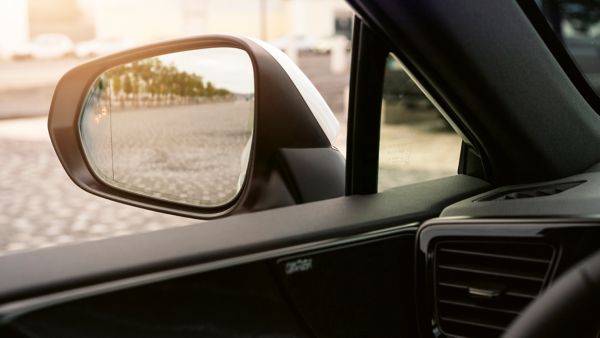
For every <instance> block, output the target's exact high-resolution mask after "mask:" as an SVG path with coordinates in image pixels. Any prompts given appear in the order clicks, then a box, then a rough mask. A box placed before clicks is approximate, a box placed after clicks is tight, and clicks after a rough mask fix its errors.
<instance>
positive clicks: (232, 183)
mask: <svg viewBox="0 0 600 338" xmlns="http://www.w3.org/2000/svg"><path fill="white" fill-rule="evenodd" d="M254 109H255V107H254V72H253V67H252V62H251V60H250V57H249V56H248V54H247V53H246V52H245V51H243V50H241V49H236V48H207V49H199V50H192V51H185V52H178V53H172V54H165V55H160V56H156V57H151V58H146V59H142V60H138V61H135V62H131V63H127V64H124V65H121V66H118V67H114V68H111V69H109V70H107V71H105V72H104V73H102V74H101V75H100V76H99V77H98V78H97V79H96V80H95V82H94V83H93V85H92V86H91V88H90V90H89V93H88V94H87V97H86V99H85V101H84V105H83V108H82V113H81V117H80V121H79V129H80V135H81V141H82V144H83V147H84V150H85V154H86V156H87V160H88V162H89V164H90V166H91V167H92V170H93V171H94V173H95V174H96V175H97V176H98V177H99V178H100V179H101V180H103V181H104V182H105V183H106V184H108V185H111V186H113V187H116V188H119V189H122V190H126V191H128V192H133V193H137V194H140V195H145V196H150V197H153V198H157V199H163V200H167V201H171V202H179V203H183V204H188V205H193V206H200V207H215V206H221V205H224V204H226V203H227V202H229V201H231V200H232V199H234V198H235V196H236V195H237V193H238V192H239V191H240V190H241V188H242V185H243V183H244V179H245V176H246V171H247V169H248V160H249V157H250V150H251V145H252V135H253V133H252V131H253V126H254V122H253V121H254Z"/></svg>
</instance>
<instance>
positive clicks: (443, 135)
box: [379, 54, 462, 191]
mask: <svg viewBox="0 0 600 338" xmlns="http://www.w3.org/2000/svg"><path fill="white" fill-rule="evenodd" d="M382 100H383V102H382V112H381V113H382V114H381V138H380V149H379V191H383V190H386V189H389V188H392V187H396V186H401V185H406V184H410V183H416V182H422V181H426V180H430V179H434V178H439V177H445V176H451V175H455V174H456V173H457V171H458V162H459V157H460V147H461V143H462V139H461V138H460V137H459V136H458V135H457V134H456V133H455V132H454V130H453V129H452V128H451V127H450V125H449V124H448V122H447V121H446V120H445V119H444V118H443V116H442V115H441V114H440V112H439V111H438V110H437V109H436V108H435V106H434V105H433V104H432V103H431V101H430V100H429V99H428V98H427V97H426V96H425V94H424V93H423V91H422V90H421V89H419V87H418V86H417V85H416V84H415V82H413V80H411V78H410V77H409V76H408V73H407V72H406V71H405V69H404V68H403V66H402V64H401V63H400V62H399V61H398V59H396V57H395V56H393V55H392V54H390V55H389V56H388V59H387V62H386V73H385V79H384V84H383V99H382Z"/></svg>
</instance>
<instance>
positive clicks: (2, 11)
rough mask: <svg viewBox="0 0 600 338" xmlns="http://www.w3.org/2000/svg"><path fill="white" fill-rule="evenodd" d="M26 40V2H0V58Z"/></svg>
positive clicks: (27, 38)
mask: <svg viewBox="0 0 600 338" xmlns="http://www.w3.org/2000/svg"><path fill="white" fill-rule="evenodd" d="M28 40H29V24H28V16H27V0H0V58H10V56H11V52H12V51H13V50H14V49H15V48H16V47H17V46H19V45H22V44H24V43H26V42H27V41H28Z"/></svg>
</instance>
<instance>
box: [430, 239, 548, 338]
mask: <svg viewBox="0 0 600 338" xmlns="http://www.w3.org/2000/svg"><path fill="white" fill-rule="evenodd" d="M554 253H555V250H554V248H553V247H552V246H550V245H547V244H539V243H522V242H484V241H478V242H468V241H465V242H456V241H453V242H440V243H438V245H437V246H436V249H435V257H434V261H435V270H434V281H435V297H436V318H437V323H438V325H439V327H440V329H441V330H442V331H443V332H444V333H445V334H446V335H447V336H449V337H477V338H485V337H498V336H500V335H501V334H502V332H503V331H504V329H505V328H506V327H507V326H508V325H509V324H510V323H511V321H512V320H513V319H514V318H515V317H516V316H518V314H519V313H520V312H521V310H523V308H524V307H525V306H526V305H527V304H529V302H531V301H532V300H533V299H535V297H536V296H537V295H538V294H539V293H540V291H541V290H542V288H543V287H544V286H545V283H546V279H547V278H548V276H549V273H550V268H551V266H552V261H553V259H554Z"/></svg>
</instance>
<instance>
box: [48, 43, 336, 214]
mask: <svg viewBox="0 0 600 338" xmlns="http://www.w3.org/2000/svg"><path fill="white" fill-rule="evenodd" d="M219 47H230V48H238V49H242V50H244V51H245V52H246V53H247V54H248V55H249V57H250V59H251V62H252V65H253V67H254V76H255V79H254V81H255V84H254V88H255V97H254V100H255V103H254V104H255V116H254V128H253V129H254V131H253V133H254V135H253V139H252V147H251V151H250V158H249V162H248V169H247V173H246V180H245V182H244V185H243V186H242V188H241V190H240V192H239V193H238V194H237V196H236V197H235V198H234V199H233V200H231V201H229V202H228V203H226V204H224V205H220V206H214V207H199V206H192V205H187V204H182V203H177V202H173V201H166V200H161V199H157V198H154V197H151V196H148V195H143V194H138V193H132V192H129V191H126V190H123V189H119V188H117V187H114V186H111V185H109V184H107V183H105V182H104V181H103V180H101V179H100V178H99V177H97V176H96V174H95V173H94V170H93V168H92V167H91V166H90V163H89V161H88V159H87V158H86V155H85V151H84V147H83V145H82V141H81V132H80V128H79V120H80V115H81V113H82V108H83V106H84V104H85V98H86V96H87V94H88V91H89V89H90V87H91V86H92V85H93V83H94V81H95V80H96V78H97V77H98V76H99V75H100V74H102V73H103V72H105V71H106V70H108V69H111V68H113V67H116V66H119V65H123V64H126V63H130V62H134V61H137V60H140V59H145V58H150V57H154V56H158V55H163V54H168V53H175V52H183V51H190V50H196V49H205V48H219ZM48 129H49V132H50V138H51V140H52V144H53V146H54V149H55V151H56V153H57V155H58V157H59V159H60V161H61V163H62V165H63V167H64V169H65V171H66V172H67V174H68V175H69V177H70V178H71V179H72V180H73V182H75V184H77V185H78V186H79V187H81V188H82V189H84V190H86V191H88V192H90V193H92V194H95V195H98V196H101V197H105V198H108V199H111V200H114V201H117V202H121V203H126V204H130V205H133V206H138V207H142V208H146V209H151V210H155V211H159V212H165V213H171V214H176V215H180V216H185V217H193V218H202V219H210V218H216V217H223V216H225V215H230V214H233V213H243V212H251V211H257V210H265V209H270V208H276V207H282V206H287V205H293V204H297V203H304V202H310V201H316V200H322V199H326V198H332V197H337V196H342V195H343V194H344V176H345V175H344V174H345V173H344V171H345V168H344V167H345V160H344V158H343V156H342V155H341V154H340V153H339V152H338V151H337V149H335V148H334V147H333V146H332V143H333V142H334V140H335V138H336V136H337V132H338V129H339V124H338V122H337V120H336V119H335V117H334V116H333V113H332V112H331V110H330V109H329V107H328V106H327V104H326V103H325V101H324V100H323V98H322V97H321V95H320V94H319V93H318V91H317V90H316V88H315V87H314V86H313V85H312V83H311V82H310V80H308V78H307V77H306V76H305V75H304V74H303V73H302V72H301V71H300V69H299V68H298V67H297V66H296V65H295V64H294V63H293V62H292V61H291V60H290V59H289V58H288V57H287V56H286V55H285V54H283V52H281V51H279V50H278V49H276V48H275V47H273V46H270V45H268V44H266V43H264V42H261V41H258V40H253V39H249V38H244V37H233V36H225V35H207V36H200V37H192V38H185V39H179V40H173V41H166V42H161V43H156V44H152V45H147V46H143V47H139V48H135V49H131V50H127V51H123V52H119V53H116V54H112V55H108V56H105V57H101V58H98V59H95V60H92V61H90V62H87V63H84V64H82V65H79V66H77V67H75V68H74V69H72V70H70V71H69V72H67V73H66V74H65V75H64V76H63V77H62V78H61V80H60V81H59V82H58V84H57V87H56V89H55V92H54V97H53V99H52V104H51V107H50V114H49V118H48Z"/></svg>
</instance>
